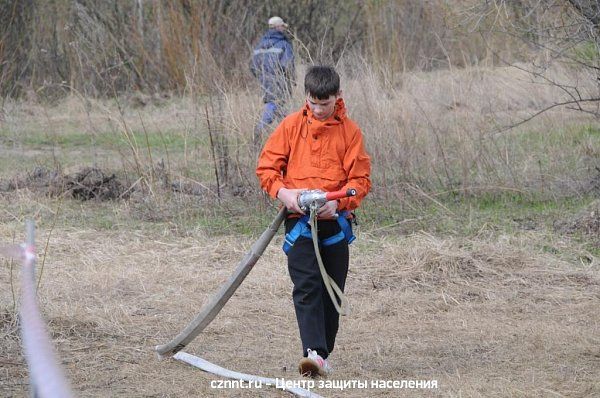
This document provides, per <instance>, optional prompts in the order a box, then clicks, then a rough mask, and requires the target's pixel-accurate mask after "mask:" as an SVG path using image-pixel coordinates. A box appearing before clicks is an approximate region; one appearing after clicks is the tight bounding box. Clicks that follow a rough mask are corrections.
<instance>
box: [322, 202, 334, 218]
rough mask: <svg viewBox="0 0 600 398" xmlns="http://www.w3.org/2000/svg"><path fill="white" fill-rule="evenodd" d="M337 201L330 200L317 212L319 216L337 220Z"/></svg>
mask: <svg viewBox="0 0 600 398" xmlns="http://www.w3.org/2000/svg"><path fill="white" fill-rule="evenodd" d="M337 205H338V202H337V200H330V201H328V202H327V203H325V204H324V205H323V206H322V207H321V208H320V209H319V211H317V215H318V216H319V217H321V218H335V213H337Z"/></svg>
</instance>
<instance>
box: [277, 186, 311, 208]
mask: <svg viewBox="0 0 600 398" xmlns="http://www.w3.org/2000/svg"><path fill="white" fill-rule="evenodd" d="M306 189H307V188H303V189H287V188H281V189H280V190H279V192H277V199H279V200H281V202H283V205H284V206H285V207H286V208H287V209H288V210H289V211H291V212H294V213H300V214H304V212H303V211H302V210H300V206H298V195H300V192H302V191H306Z"/></svg>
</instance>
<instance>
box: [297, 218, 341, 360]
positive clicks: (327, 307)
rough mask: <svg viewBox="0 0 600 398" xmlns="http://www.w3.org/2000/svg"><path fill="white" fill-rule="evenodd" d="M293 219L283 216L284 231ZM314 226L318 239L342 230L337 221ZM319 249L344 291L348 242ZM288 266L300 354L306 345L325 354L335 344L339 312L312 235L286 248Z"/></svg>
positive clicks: (323, 355)
mask: <svg viewBox="0 0 600 398" xmlns="http://www.w3.org/2000/svg"><path fill="white" fill-rule="evenodd" d="M296 222H298V219H288V220H286V222H285V231H286V233H288V232H290V230H291V229H292V228H293V227H294V225H296ZM317 227H318V230H319V231H318V234H319V240H323V239H325V238H328V237H330V236H333V235H335V234H337V233H338V232H340V230H341V228H340V226H339V224H338V223H337V221H330V220H324V221H319V222H318V225H317ZM320 252H321V257H322V259H323V265H324V266H325V269H326V270H327V274H328V275H329V276H330V277H331V278H332V279H333V280H334V281H335V283H337V285H338V286H339V287H340V289H342V291H343V290H344V285H345V283H346V276H347V274H348V261H349V255H348V242H346V240H345V239H343V240H342V241H340V242H338V243H336V244H334V245H331V246H323V247H321V250H320ZM288 270H289V272H290V277H291V279H292V283H293V284H294V289H293V293H292V296H293V299H294V308H295V310H296V319H297V321H298V327H299V329H300V339H301V340H302V350H303V355H304V356H306V355H307V349H309V348H310V349H312V350H315V351H317V353H318V354H319V355H321V356H322V357H323V358H327V357H328V356H329V353H330V352H331V351H332V350H333V346H334V344H335V336H336V335H337V332H338V327H339V314H338V312H337V311H336V309H335V307H334V306H333V303H332V301H331V298H330V297H329V294H328V293H327V289H326V288H325V285H324V284H323V277H322V276H321V272H320V271H319V264H318V263H317V257H316V255H315V250H314V247H313V242H312V239H308V238H304V237H302V236H301V237H299V238H298V239H297V240H296V243H295V244H294V246H292V248H291V249H290V251H289V252H288Z"/></svg>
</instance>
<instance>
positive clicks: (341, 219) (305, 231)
mask: <svg viewBox="0 0 600 398" xmlns="http://www.w3.org/2000/svg"><path fill="white" fill-rule="evenodd" d="M347 215H348V212H347V211H345V210H344V211H342V212H340V213H339V216H338V218H337V222H338V224H339V225H340V228H341V229H342V230H341V231H340V232H338V233H337V234H335V235H333V236H330V237H329V238H325V239H323V240H322V241H320V242H319V243H320V244H321V245H322V246H331V245H335V244H336V243H338V242H340V241H341V240H342V239H346V241H347V242H348V244H350V243H352V242H354V240H355V239H356V236H354V235H353V234H352V226H351V225H350V223H349V222H348V219H347V218H346V216H347ZM308 220H309V217H308V216H306V215H304V216H302V217H300V219H299V220H298V222H297V223H296V225H294V228H292V230H291V231H290V232H288V233H287V234H286V235H285V240H284V242H283V251H284V252H285V254H287V253H288V252H289V251H290V249H291V248H292V246H294V243H296V240H297V239H298V238H299V237H301V236H303V237H305V238H308V239H312V235H311V233H310V226H309V225H308Z"/></svg>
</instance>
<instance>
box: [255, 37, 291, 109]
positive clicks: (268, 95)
mask: <svg viewBox="0 0 600 398" xmlns="http://www.w3.org/2000/svg"><path fill="white" fill-rule="evenodd" d="M250 70H251V71H252V74H253V75H254V76H255V77H256V78H258V80H259V82H260V86H261V88H262V90H263V92H264V97H263V101H264V102H265V103H266V102H279V101H285V99H286V97H288V96H290V94H291V91H292V82H293V81H294V78H295V69H294V51H293V48H292V44H291V43H290V41H289V40H288V38H287V37H286V35H285V34H283V32H280V31H278V30H275V29H269V30H268V31H267V32H266V33H265V34H264V36H263V37H262V38H261V39H260V42H259V43H258V44H257V45H256V47H254V51H253V53H252V61H251V63H250Z"/></svg>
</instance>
